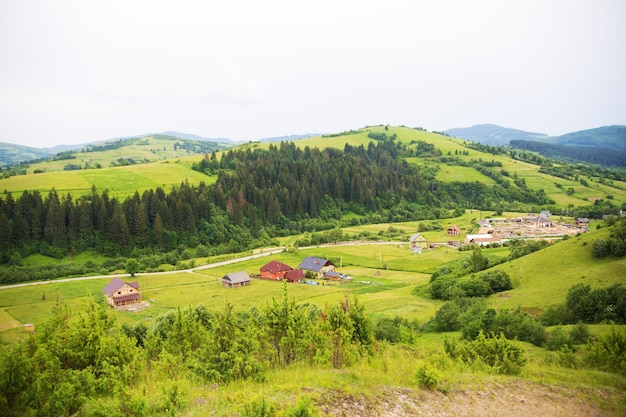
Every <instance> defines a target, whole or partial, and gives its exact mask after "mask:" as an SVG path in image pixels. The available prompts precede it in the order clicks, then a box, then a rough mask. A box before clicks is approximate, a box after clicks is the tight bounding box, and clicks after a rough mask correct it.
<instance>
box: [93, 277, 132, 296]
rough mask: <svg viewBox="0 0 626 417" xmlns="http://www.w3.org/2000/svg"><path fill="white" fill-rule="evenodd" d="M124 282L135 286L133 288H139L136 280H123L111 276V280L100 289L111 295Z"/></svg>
mask: <svg viewBox="0 0 626 417" xmlns="http://www.w3.org/2000/svg"><path fill="white" fill-rule="evenodd" d="M124 284H127V285H130V286H131V287H133V288H135V289H137V290H138V289H139V283H138V282H124V281H122V280H121V279H119V278H113V279H112V280H111V282H109V283H108V284H107V285H106V287H104V288H103V289H102V291H103V292H104V293H105V294H106V295H109V296H110V295H113V294H115V292H116V291H117V290H119V289H120V288H122V287H123V286H124Z"/></svg>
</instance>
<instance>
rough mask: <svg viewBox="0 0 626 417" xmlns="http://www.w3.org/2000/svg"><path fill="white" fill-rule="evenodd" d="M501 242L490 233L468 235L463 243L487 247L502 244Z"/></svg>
mask: <svg viewBox="0 0 626 417" xmlns="http://www.w3.org/2000/svg"><path fill="white" fill-rule="evenodd" d="M500 242H502V240H501V239H499V238H497V237H494V236H493V235H490V234H488V233H485V234H479V235H467V236H465V240H464V241H463V243H464V244H466V245H471V244H475V245H479V246H486V245H489V244H490V243H500Z"/></svg>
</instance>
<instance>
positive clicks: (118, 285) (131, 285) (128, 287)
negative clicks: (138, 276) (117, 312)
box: [102, 278, 141, 307]
mask: <svg viewBox="0 0 626 417" xmlns="http://www.w3.org/2000/svg"><path fill="white" fill-rule="evenodd" d="M102 292H104V295H105V297H106V300H107V303H108V304H109V305H110V306H111V307H121V306H125V305H129V304H136V303H140V302H141V292H140V291H139V283H138V282H124V281H122V280H121V279H119V278H113V280H111V282H109V283H108V284H107V286H106V287H104V289H103V290H102Z"/></svg>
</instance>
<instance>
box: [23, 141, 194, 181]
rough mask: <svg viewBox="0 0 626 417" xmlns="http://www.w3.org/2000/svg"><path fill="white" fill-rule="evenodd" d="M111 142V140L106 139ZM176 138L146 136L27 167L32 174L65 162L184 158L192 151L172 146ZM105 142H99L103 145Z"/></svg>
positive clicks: (57, 167) (60, 167) (61, 166)
mask: <svg viewBox="0 0 626 417" xmlns="http://www.w3.org/2000/svg"><path fill="white" fill-rule="evenodd" d="M107 142H112V141H107ZM176 142H177V141H176V140H172V139H161V138H155V137H146V138H143V139H142V140H140V141H138V142H135V143H133V144H129V145H126V146H123V147H121V148H118V149H110V150H104V151H96V152H76V153H74V154H73V156H75V158H73V159H64V160H57V161H43V162H38V163H35V164H31V165H30V166H29V167H28V173H29V174H32V173H33V172H34V171H35V170H40V171H44V172H56V171H63V169H64V167H65V166H66V165H67V164H76V165H81V166H83V167H84V166H85V164H89V165H91V166H92V167H95V166H96V164H100V166H102V167H103V168H109V167H111V165H112V164H118V160H119V159H132V160H134V161H135V162H136V163H138V164H139V163H145V162H158V161H165V160H171V159H176V158H184V157H188V156H191V155H194V154H193V153H190V152H188V151H187V150H185V149H182V148H176V149H175V148H174V144H175V143H176ZM104 143H105V142H102V143H100V145H103V144H104ZM194 156H195V157H196V158H202V155H200V154H195V155H194Z"/></svg>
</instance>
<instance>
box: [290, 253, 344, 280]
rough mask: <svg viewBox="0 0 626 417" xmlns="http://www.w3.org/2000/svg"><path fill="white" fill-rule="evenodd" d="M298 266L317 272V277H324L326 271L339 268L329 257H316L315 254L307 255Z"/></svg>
mask: <svg viewBox="0 0 626 417" xmlns="http://www.w3.org/2000/svg"><path fill="white" fill-rule="evenodd" d="M298 268H300V269H303V270H305V271H311V272H313V273H315V274H316V275H317V278H323V277H324V274H325V273H327V272H329V271H335V270H336V269H337V267H336V266H335V264H333V263H332V262H331V261H329V260H328V259H323V258H316V257H314V256H307V257H306V258H305V259H304V261H302V262H301V263H300V266H298Z"/></svg>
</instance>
